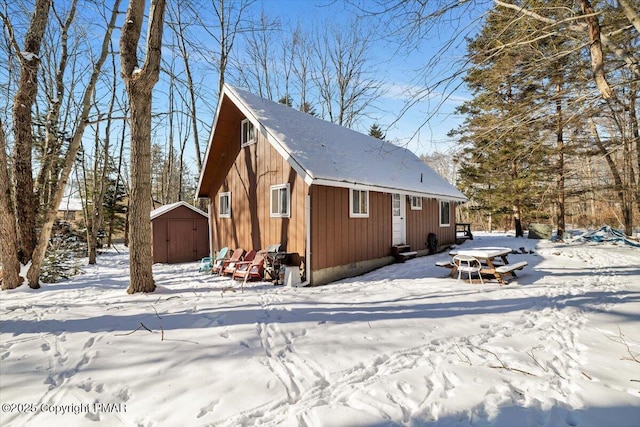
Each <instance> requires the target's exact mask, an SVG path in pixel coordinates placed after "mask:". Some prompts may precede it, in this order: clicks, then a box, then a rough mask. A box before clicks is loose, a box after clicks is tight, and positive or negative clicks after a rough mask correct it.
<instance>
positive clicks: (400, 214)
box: [391, 193, 407, 245]
mask: <svg viewBox="0 0 640 427" xmlns="http://www.w3.org/2000/svg"><path fill="white" fill-rule="evenodd" d="M402 200H403V197H402V195H400V194H397V193H395V194H392V195H391V244H392V245H399V244H400V243H405V240H406V224H405V217H406V215H405V214H406V209H407V206H406V204H405V203H402Z"/></svg>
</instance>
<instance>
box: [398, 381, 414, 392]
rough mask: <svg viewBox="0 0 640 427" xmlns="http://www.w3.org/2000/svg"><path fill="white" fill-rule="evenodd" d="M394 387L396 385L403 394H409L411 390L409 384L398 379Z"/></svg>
mask: <svg viewBox="0 0 640 427" xmlns="http://www.w3.org/2000/svg"><path fill="white" fill-rule="evenodd" d="M396 387H398V389H399V390H400V391H401V392H403V393H404V394H409V393H411V392H412V391H413V387H412V386H411V384H409V383H408V382H406V381H399V382H398V383H397V384H396Z"/></svg>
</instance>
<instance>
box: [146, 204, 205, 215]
mask: <svg viewBox="0 0 640 427" xmlns="http://www.w3.org/2000/svg"><path fill="white" fill-rule="evenodd" d="M179 206H186V207H188V208H189V209H191V210H192V211H194V212H196V213H199V214H200V215H202V216H205V217H207V218H208V215H207V213H206V212H203V211H201V210H200V209H198V208H196V207H195V206H192V205H190V204H189V203H187V202H184V201H182V202H175V203H169V204H168V205H163V206H160V207H159V208H156V209H154V210H152V211H151V219H155V218H157V217H159V216H161V215H164V214H166V213H167V212H169V211H171V210H173V209H175V208H177V207H179Z"/></svg>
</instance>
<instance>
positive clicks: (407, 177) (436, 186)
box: [196, 84, 466, 201]
mask: <svg viewBox="0 0 640 427" xmlns="http://www.w3.org/2000/svg"><path fill="white" fill-rule="evenodd" d="M224 97H228V98H229V99H230V100H231V101H232V102H233V103H234V104H235V106H236V107H237V108H238V109H239V110H240V111H241V112H242V113H243V114H244V116H245V117H247V118H248V119H249V120H251V122H252V123H253V124H254V126H256V129H257V130H258V132H261V133H262V134H263V135H264V136H265V137H266V138H267V140H268V141H269V142H270V143H271V144H272V145H273V146H274V147H275V149H276V150H277V151H278V152H279V153H280V154H281V155H282V156H283V157H284V158H285V159H286V160H287V162H288V163H289V164H290V165H291V167H292V168H293V169H294V170H295V171H296V172H297V173H298V174H300V175H301V176H302V177H303V178H304V180H305V182H307V184H309V185H312V184H318V185H327V186H334V187H349V188H362V189H371V190H374V191H383V192H403V193H407V194H413V195H418V196H425V197H433V198H438V199H444V200H455V201H465V200H466V197H465V196H464V194H462V193H461V192H460V191H459V190H458V189H456V188H455V187H454V186H453V185H451V184H450V183H449V182H447V181H446V180H445V179H444V178H443V177H441V176H440V175H438V174H437V173H436V172H435V171H434V170H433V169H431V168H430V167H429V166H428V165H427V164H425V163H424V162H423V161H422V160H420V158H418V156H416V155H415V154H414V153H412V152H411V151H410V150H408V149H406V148H404V147H399V146H397V145H394V144H391V143H389V142H386V141H382V140H379V139H376V138H373V137H370V136H368V135H365V134H362V133H360V132H356V131H354V130H352V129H348V128H345V127H343V126H339V125H336V124H334V123H331V122H328V121H326V120H322V119H319V118H317V117H314V116H312V115H310V114H307V113H303V112H301V111H298V110H295V109H293V108H291V107H288V106H286V105H283V104H279V103H276V102H273V101H269V100H267V99H263V98H260V97H258V96H256V95H253V94H251V93H249V92H247V91H245V90H242V89H239V88H236V87H232V86H230V85H227V84H225V86H224V89H223V92H222V96H221V97H220V98H221V99H220V103H219V105H218V112H217V114H216V123H214V127H213V130H212V134H211V139H210V142H209V147H208V148H207V156H206V157H205V165H204V167H203V172H202V174H201V176H200V182H199V184H198V191H197V193H196V194H198V195H199V196H208V194H206V193H205V194H202V193H201V187H202V184H203V183H202V181H203V177H204V176H205V174H206V170H207V168H210V167H213V163H215V161H214V160H212V159H210V158H209V152H210V150H211V146H212V144H213V143H214V142H215V141H216V139H215V132H216V124H217V121H218V118H219V115H220V108H221V106H222V105H223V102H222V101H223V99H224ZM239 143H240V142H239V141H238V144H239Z"/></svg>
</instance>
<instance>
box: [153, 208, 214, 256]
mask: <svg viewBox="0 0 640 427" xmlns="http://www.w3.org/2000/svg"><path fill="white" fill-rule="evenodd" d="M151 236H152V237H151V238H152V249H153V262H154V263H155V262H162V263H168V264H172V263H178V262H190V261H197V260H199V259H202V258H203V257H205V256H208V255H209V220H208V216H207V214H206V213H205V212H203V211H201V210H200V209H198V208H196V207H194V206H191V205H190V204H188V203H186V202H176V203H171V204H168V205H164V206H160V207H159V208H157V209H154V210H153V211H151Z"/></svg>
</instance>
